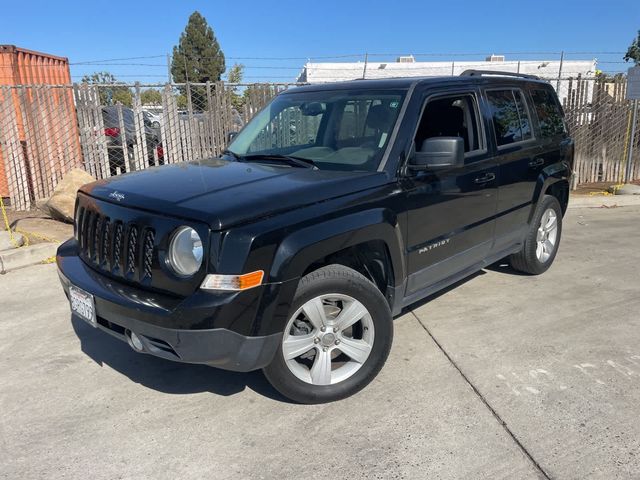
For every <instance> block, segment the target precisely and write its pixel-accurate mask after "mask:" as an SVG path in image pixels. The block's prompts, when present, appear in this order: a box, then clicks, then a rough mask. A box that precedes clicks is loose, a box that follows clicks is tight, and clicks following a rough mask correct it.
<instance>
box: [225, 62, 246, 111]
mask: <svg viewBox="0 0 640 480" xmlns="http://www.w3.org/2000/svg"><path fill="white" fill-rule="evenodd" d="M243 75H244V65H242V64H241V63H234V64H233V67H231V68H230V69H229V73H228V74H227V83H241V82H242V77H243ZM230 94H231V104H232V105H233V106H234V108H235V109H236V110H238V111H239V112H241V111H242V107H243V106H244V96H242V95H240V94H238V87H231V90H230Z"/></svg>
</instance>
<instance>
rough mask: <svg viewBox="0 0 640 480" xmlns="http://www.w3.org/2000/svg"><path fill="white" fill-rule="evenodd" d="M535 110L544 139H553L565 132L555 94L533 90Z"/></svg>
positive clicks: (532, 96)
mask: <svg viewBox="0 0 640 480" xmlns="http://www.w3.org/2000/svg"><path fill="white" fill-rule="evenodd" d="M531 99H532V100H533V108H534V109H535V112H536V116H537V117H538V124H539V125H540V134H541V135H542V136H543V137H553V136H555V135H560V134H562V133H564V132H565V128H564V120H563V118H562V112H561V111H560V106H559V105H558V102H557V101H556V99H555V98H554V96H553V94H552V93H551V92H550V91H548V90H542V89H535V90H531Z"/></svg>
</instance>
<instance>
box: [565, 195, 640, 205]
mask: <svg viewBox="0 0 640 480" xmlns="http://www.w3.org/2000/svg"><path fill="white" fill-rule="evenodd" d="M634 205H638V206H640V195H593V196H586V195H585V196H582V195H580V196H577V195H576V196H572V197H570V198H569V208H600V207H609V208H611V207H630V206H634Z"/></svg>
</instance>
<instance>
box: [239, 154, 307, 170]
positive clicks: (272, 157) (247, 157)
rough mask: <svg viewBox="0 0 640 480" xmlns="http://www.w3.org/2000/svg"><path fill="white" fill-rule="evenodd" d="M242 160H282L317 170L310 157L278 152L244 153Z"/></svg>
mask: <svg viewBox="0 0 640 480" xmlns="http://www.w3.org/2000/svg"><path fill="white" fill-rule="evenodd" d="M242 160H244V161H247V162H250V161H252V160H276V161H280V160H284V161H285V162H289V163H290V164H292V165H295V166H297V167H304V168H313V169H314V170H318V166H317V165H316V164H315V162H314V161H313V160H311V159H310V158H302V157H293V156H291V155H280V154H278V153H260V154H254V155H245V156H243V157H242Z"/></svg>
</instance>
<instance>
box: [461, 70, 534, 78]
mask: <svg viewBox="0 0 640 480" xmlns="http://www.w3.org/2000/svg"><path fill="white" fill-rule="evenodd" d="M482 75H497V76H501V77H520V78H530V79H533V80H541V78H540V77H538V76H536V75H528V74H526V73H515V72H501V71H499V70H473V69H472V70H465V71H464V72H462V73H461V74H460V76H461V77H475V76H482Z"/></svg>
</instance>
